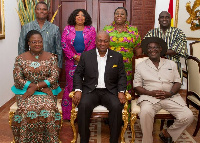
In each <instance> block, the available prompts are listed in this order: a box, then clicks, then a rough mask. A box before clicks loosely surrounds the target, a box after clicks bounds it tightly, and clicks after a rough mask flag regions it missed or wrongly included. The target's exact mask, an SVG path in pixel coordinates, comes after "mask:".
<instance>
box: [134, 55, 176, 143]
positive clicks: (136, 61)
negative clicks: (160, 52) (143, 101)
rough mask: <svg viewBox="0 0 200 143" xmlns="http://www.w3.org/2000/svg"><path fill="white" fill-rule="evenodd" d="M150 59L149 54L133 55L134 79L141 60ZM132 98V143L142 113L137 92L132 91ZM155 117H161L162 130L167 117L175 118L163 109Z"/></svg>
mask: <svg viewBox="0 0 200 143" xmlns="http://www.w3.org/2000/svg"><path fill="white" fill-rule="evenodd" d="M146 59H148V57H147V56H144V55H142V56H136V57H133V59H132V62H133V64H132V68H133V69H132V74H133V79H134V73H135V67H136V65H137V64H139V63H140V62H142V61H144V60H146ZM132 98H133V100H132V101H131V131H132V140H131V143H134V142H135V129H134V124H135V122H136V120H137V119H139V116H138V113H140V106H138V105H137V104H136V102H137V98H138V96H137V94H136V93H135V92H134V90H133V93H132ZM155 119H161V126H160V130H162V129H163V125H164V120H165V119H175V118H174V117H173V116H172V115H171V114H170V113H169V112H168V111H166V110H164V109H161V110H160V111H159V112H158V113H157V114H156V116H155Z"/></svg>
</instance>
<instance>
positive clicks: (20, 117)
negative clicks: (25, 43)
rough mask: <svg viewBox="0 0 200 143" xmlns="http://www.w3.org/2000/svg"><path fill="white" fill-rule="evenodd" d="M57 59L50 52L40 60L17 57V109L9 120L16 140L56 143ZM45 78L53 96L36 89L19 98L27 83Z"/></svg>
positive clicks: (15, 68) (58, 124)
mask: <svg viewBox="0 0 200 143" xmlns="http://www.w3.org/2000/svg"><path fill="white" fill-rule="evenodd" d="M57 69H58V68H57V58H56V56H54V55H52V56H51V58H50V59H48V60H43V61H30V60H24V59H23V58H22V57H21V56H20V55H19V56H18V57H17V58H16V60H15V64H14V69H13V77H14V83H15V84H14V86H13V87H12V88H11V89H12V91H13V92H14V93H15V96H16V100H17V106H18V109H17V110H16V112H15V115H14V117H13V119H12V123H11V127H12V131H13V135H14V140H15V143H22V142H23V143H58V142H59V138H58V135H59V131H60V127H61V115H60V113H59V111H58V109H57V106H56V104H57V102H56V95H57V94H58V93H59V92H60V91H61V89H60V87H59V85H58V77H59V72H58V70H57ZM41 81H44V82H45V83H46V84H47V85H48V87H50V88H51V89H52V93H53V96H50V95H47V94H46V93H43V92H40V91H35V93H34V94H33V95H31V96H30V97H28V98H26V99H25V100H22V95H23V94H24V93H25V92H26V91H27V89H28V86H29V84H30V83H38V82H41Z"/></svg>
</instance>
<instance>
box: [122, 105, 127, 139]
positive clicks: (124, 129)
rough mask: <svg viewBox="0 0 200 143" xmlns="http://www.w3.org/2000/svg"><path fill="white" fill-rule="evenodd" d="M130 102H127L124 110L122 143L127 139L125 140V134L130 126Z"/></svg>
mask: <svg viewBox="0 0 200 143" xmlns="http://www.w3.org/2000/svg"><path fill="white" fill-rule="evenodd" d="M127 110H128V102H126V103H125V104H124V110H123V113H122V120H123V121H124V126H123V128H122V131H121V143H125V138H124V134H125V132H126V128H127V126H128V111H127Z"/></svg>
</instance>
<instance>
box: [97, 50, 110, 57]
mask: <svg viewBox="0 0 200 143" xmlns="http://www.w3.org/2000/svg"><path fill="white" fill-rule="evenodd" d="M96 53H97V56H98V57H100V55H99V51H98V49H97V48H96ZM107 55H108V49H107V51H106V54H105V56H104V57H107Z"/></svg>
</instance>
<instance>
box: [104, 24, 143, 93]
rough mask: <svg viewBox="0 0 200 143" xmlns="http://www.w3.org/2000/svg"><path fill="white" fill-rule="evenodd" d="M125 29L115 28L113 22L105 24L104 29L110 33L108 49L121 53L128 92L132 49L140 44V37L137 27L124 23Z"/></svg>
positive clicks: (130, 78) (130, 77)
mask: <svg viewBox="0 0 200 143" xmlns="http://www.w3.org/2000/svg"><path fill="white" fill-rule="evenodd" d="M125 27H126V30H125V31H123V32H119V31H117V30H116V28H115V22H113V23H112V24H111V25H108V26H105V27H104V29H103V30H104V31H106V32H108V33H109V35H110V49H111V50H114V51H117V52H119V53H121V54H122V56H123V61H124V65H125V71H126V75H127V90H128V91H129V92H130V89H131V80H132V57H133V56H134V53H133V50H134V48H135V47H139V46H140V44H141V38H140V35H139V33H138V29H137V27H134V26H131V25H129V23H128V22H126V24H125Z"/></svg>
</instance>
